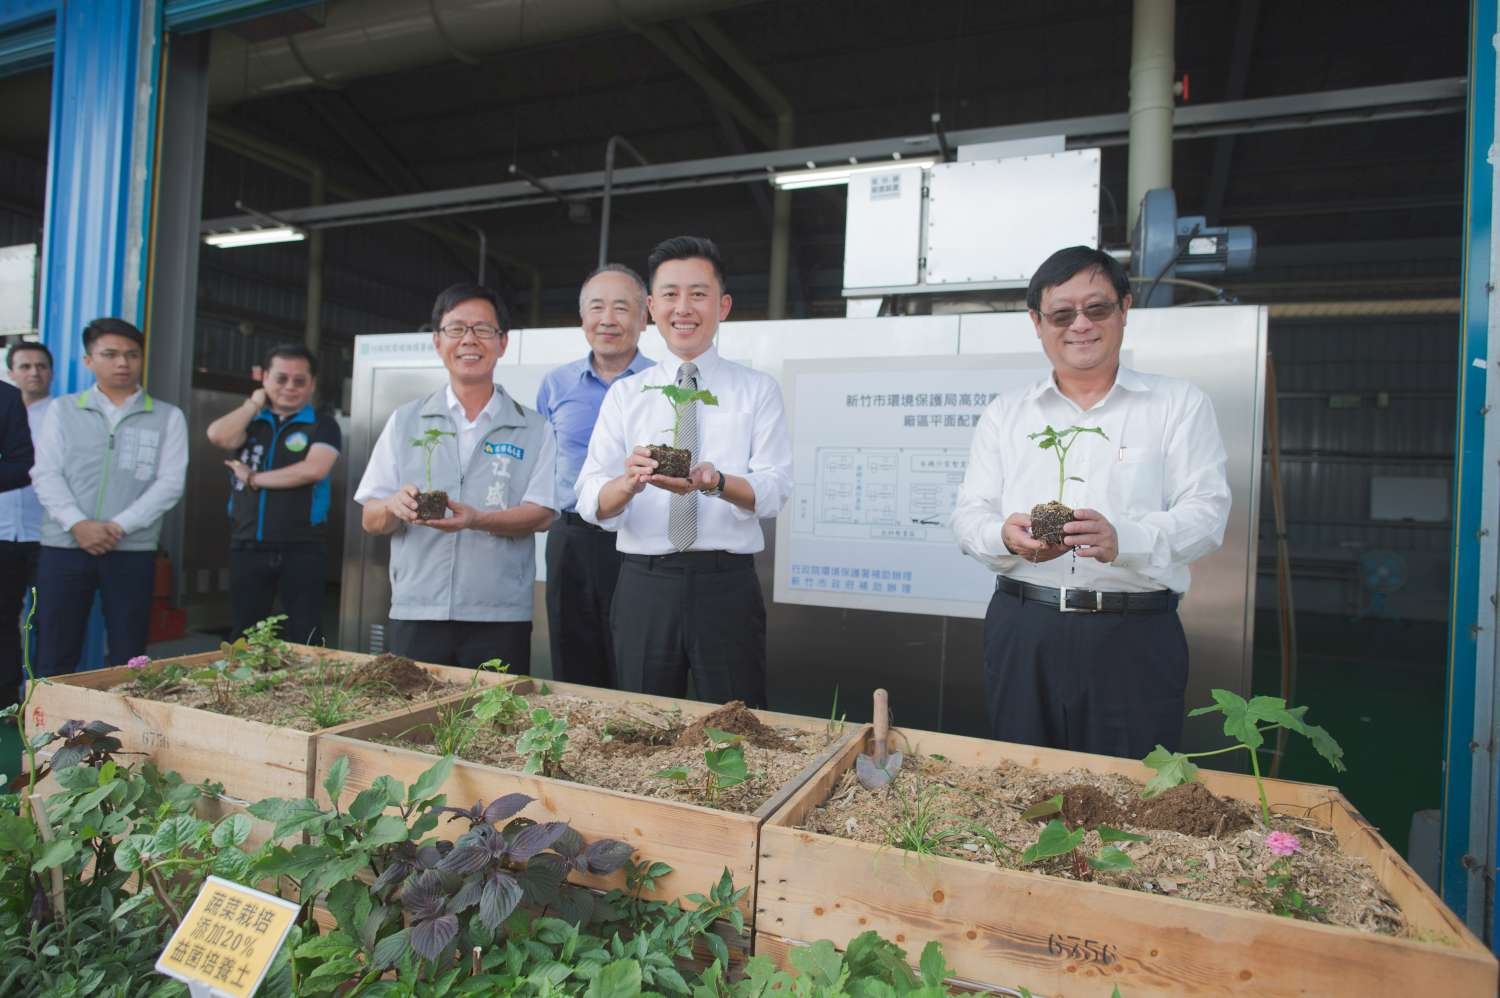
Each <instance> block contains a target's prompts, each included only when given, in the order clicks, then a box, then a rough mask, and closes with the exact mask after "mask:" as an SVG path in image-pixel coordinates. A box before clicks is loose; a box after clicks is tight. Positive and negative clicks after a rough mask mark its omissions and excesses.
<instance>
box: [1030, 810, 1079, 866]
mask: <svg viewBox="0 0 1500 998" xmlns="http://www.w3.org/2000/svg"><path fill="white" fill-rule="evenodd" d="M1086 834H1088V831H1087V830H1086V829H1083V828H1075V829H1073V830H1072V831H1071V832H1070V831H1068V826H1067V825H1064V824H1063V823H1062V822H1061V821H1059V820H1058V819H1056V818H1053V819H1052V820H1051V821H1049V822H1047V827H1046V828H1043V829H1042V834H1041V836H1040V837H1039V838H1038V839H1037V840H1036V841H1035V842H1033V843H1032V844H1031V845H1029V846H1027V847H1026V851H1025V852H1023V853H1021V862H1022V863H1037V862H1040V861H1041V860H1044V859H1051V858H1053V857H1054V856H1066V855H1067V854H1068V853H1070V852H1072V851H1073V850H1074V849H1077V848H1078V845H1079V843H1081V842H1082V841H1083V837H1084V836H1085V835H1086Z"/></svg>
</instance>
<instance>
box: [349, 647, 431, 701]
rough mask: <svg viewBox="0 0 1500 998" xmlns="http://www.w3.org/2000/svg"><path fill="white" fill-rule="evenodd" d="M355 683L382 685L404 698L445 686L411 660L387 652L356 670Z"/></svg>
mask: <svg viewBox="0 0 1500 998" xmlns="http://www.w3.org/2000/svg"><path fill="white" fill-rule="evenodd" d="M353 681H354V682H355V683H371V684H377V683H378V684H382V685H385V686H388V687H390V688H391V689H392V690H394V691H395V692H397V693H400V694H401V695H402V696H410V695H412V694H413V693H427V692H429V691H431V690H432V689H434V688H436V687H439V686H443V685H445V684H444V683H443V682H442V681H441V680H438V679H435V678H433V676H432V675H431V674H430V673H428V672H425V671H423V669H422V667H421V666H419V665H417V663H415V662H413V661H412V660H411V659H409V658H406V657H404V656H401V655H392V654H391V653H390V652H386V653H385V654H384V655H377V656H375V657H374V658H372V659H370V661H368V662H365V663H364V664H363V665H361V666H359V667H358V668H356V669H355V670H354V674H353Z"/></svg>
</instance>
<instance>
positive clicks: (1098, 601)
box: [1057, 586, 1104, 613]
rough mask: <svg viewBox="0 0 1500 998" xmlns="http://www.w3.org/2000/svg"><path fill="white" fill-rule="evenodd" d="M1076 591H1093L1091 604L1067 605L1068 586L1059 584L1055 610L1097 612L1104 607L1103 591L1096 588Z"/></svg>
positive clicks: (1061, 611)
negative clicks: (1092, 603)
mask: <svg viewBox="0 0 1500 998" xmlns="http://www.w3.org/2000/svg"><path fill="white" fill-rule="evenodd" d="M1075 591H1076V592H1084V593H1090V592H1091V593H1093V594H1094V605H1093V606H1069V605H1068V587H1067V586H1060V587H1058V590H1057V612H1058V613H1098V612H1099V611H1101V610H1103V609H1104V593H1102V592H1100V591H1099V590H1097V589H1079V590H1075Z"/></svg>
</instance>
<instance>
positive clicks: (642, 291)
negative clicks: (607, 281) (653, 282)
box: [578, 263, 650, 315]
mask: <svg viewBox="0 0 1500 998" xmlns="http://www.w3.org/2000/svg"><path fill="white" fill-rule="evenodd" d="M600 274H624V275H625V276H626V277H628V278H630V283H632V284H634V285H635V293H636V297H637V298H639V299H640V305H641V314H642V315H645V314H646V295H647V294H649V293H650V292H648V291H647V290H646V282H645V281H643V280H641V275H640V274H637V273H636V272H635V271H634V270H633V269H631V268H630V267H627V266H625V265H624V264H623V263H606V264H605V265H604V266H602V267H595V268H594V269H593V270H591V271H589V276H587V277H585V278H584V279H583V283H582V284H580V285H578V308H579V311H582V310H583V289H584V288H587V287H588V286H589V281H592V280H593V279H594V278H596V277H598V276H599V275H600Z"/></svg>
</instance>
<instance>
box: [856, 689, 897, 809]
mask: <svg viewBox="0 0 1500 998" xmlns="http://www.w3.org/2000/svg"><path fill="white" fill-rule="evenodd" d="M874 719H875V737H874V746H873V748H874V752H873V753H872V754H869V755H866V754H865V753H863V752H861V753H860V755H859V758H857V759H855V760H854V774H855V775H856V776H857V777H859V782H860V784H861V785H862V786H863V787H864V788H865V789H866V790H879V789H880V788H881V787H883V786H885V785H886V784H888V783H890V782H891V781H892V780H894V779H895V778H896V774H897V773H899V772H900V771H901V753H900V752H888V751H887V741H888V740H889V738H890V731H891V708H890V703H889V698H888V697H887V695H886V692H885V690H876V691H875V714H874Z"/></svg>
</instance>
